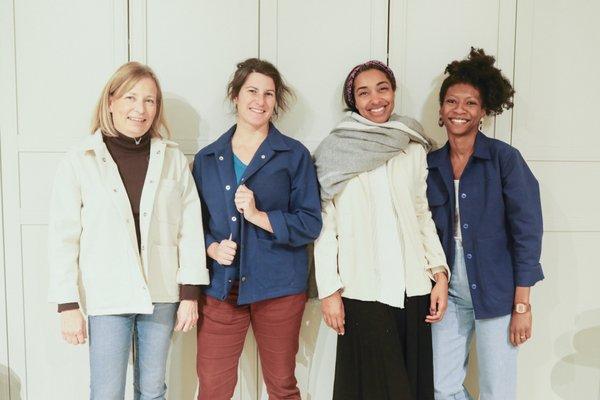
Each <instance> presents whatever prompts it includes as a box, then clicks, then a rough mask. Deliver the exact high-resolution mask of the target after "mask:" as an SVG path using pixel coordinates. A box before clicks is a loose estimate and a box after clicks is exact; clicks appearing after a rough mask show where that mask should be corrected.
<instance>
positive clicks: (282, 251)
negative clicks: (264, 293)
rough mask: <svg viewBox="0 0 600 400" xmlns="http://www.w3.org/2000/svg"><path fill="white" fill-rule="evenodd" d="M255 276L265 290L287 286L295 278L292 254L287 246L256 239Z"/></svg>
mask: <svg viewBox="0 0 600 400" xmlns="http://www.w3.org/2000/svg"><path fill="white" fill-rule="evenodd" d="M257 250H258V251H257V255H258V257H257V258H258V265H257V268H256V270H255V271H256V274H257V275H258V279H259V281H260V283H261V285H262V286H263V287H264V288H265V289H275V288H281V287H284V286H289V285H290V284H292V283H293V281H294V277H295V271H294V253H293V251H292V250H291V249H290V248H289V246H286V245H281V244H278V243H275V242H273V241H272V240H265V239H257Z"/></svg>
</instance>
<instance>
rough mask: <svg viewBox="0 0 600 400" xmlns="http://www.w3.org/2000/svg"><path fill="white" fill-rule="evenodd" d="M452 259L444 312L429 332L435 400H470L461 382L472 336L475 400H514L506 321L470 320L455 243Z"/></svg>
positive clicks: (464, 272) (467, 293)
mask: <svg viewBox="0 0 600 400" xmlns="http://www.w3.org/2000/svg"><path fill="white" fill-rule="evenodd" d="M455 254H456V257H455V260H454V266H453V269H452V277H451V280H450V288H449V296H448V309H447V310H446V314H445V315H444V318H443V319H442V321H440V322H438V323H437V324H433V325H432V327H431V331H432V332H431V334H432V341H433V380H434V386H435V399H436V400H450V399H452V400H463V399H465V400H471V399H472V397H471V396H470V395H469V393H468V392H467V390H466V389H465V387H464V386H463V382H464V380H465V376H466V374H467V362H468V357H469V347H470V344H471V338H472V337H473V333H475V334H476V335H477V361H478V372H479V395H480V397H479V398H480V399H481V400H512V399H516V396H517V395H516V382H517V348H516V347H514V346H513V345H512V344H511V343H510V339H509V326H510V318H511V316H510V314H509V315H505V316H502V317H497V318H488V319H478V320H476V319H475V314H474V312H473V303H472V301H471V294H470V289H469V280H468V278H467V268H466V265H465V259H464V252H463V248H462V244H461V243H460V242H456V253H455Z"/></svg>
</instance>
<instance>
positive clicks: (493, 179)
mask: <svg viewBox="0 0 600 400" xmlns="http://www.w3.org/2000/svg"><path fill="white" fill-rule="evenodd" d="M449 150H450V147H449V144H448V143H446V145H445V146H444V147H442V148H441V149H439V150H437V151H434V152H432V153H430V154H429V155H428V157H427V162H428V164H429V167H428V168H429V174H428V177H427V200H428V201H429V207H430V209H431V213H432V216H433V220H434V222H435V225H436V228H437V232H438V236H439V238H440V242H441V243H442V246H443V248H444V251H445V253H446V258H447V260H448V264H449V265H450V267H451V268H452V266H453V265H454V250H455V248H454V210H455V196H454V183H453V172H452V165H451V163H450V152H449ZM458 201H459V210H460V225H461V226H460V229H461V233H462V243H463V249H464V253H465V254H464V255H465V262H466V266H467V276H468V279H469V288H470V290H471V298H472V300H473V308H474V310H475V318H477V319H482V318H492V317H498V316H502V315H507V314H510V313H511V311H512V307H513V302H514V293H515V287H516V286H533V285H534V284H535V283H536V282H537V281H539V280H541V279H543V278H544V274H543V273H542V267H541V265H540V252H541V244H542V211H541V204H540V192H539V185H538V182H537V180H536V179H535V177H534V176H533V174H532V173H531V170H530V169H529V168H528V167H527V164H526V163H525V160H523V157H522V156H521V154H520V153H519V151H518V150H517V149H515V148H514V147H512V146H510V145H508V144H506V143H504V142H502V141H500V140H496V139H491V138H488V137H487V136H485V135H484V134H483V133H481V132H479V133H478V134H477V137H476V139H475V148H474V152H473V155H472V156H471V158H470V159H469V161H468V163H467V165H466V167H465V170H464V172H463V173H462V176H461V178H460V186H459V193H458Z"/></svg>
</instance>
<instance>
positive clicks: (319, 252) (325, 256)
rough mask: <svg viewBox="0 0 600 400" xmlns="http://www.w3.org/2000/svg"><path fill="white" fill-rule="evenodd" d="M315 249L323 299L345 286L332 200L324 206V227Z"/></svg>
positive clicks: (318, 283)
mask: <svg viewBox="0 0 600 400" xmlns="http://www.w3.org/2000/svg"><path fill="white" fill-rule="evenodd" d="M314 251H315V277H316V280H317V288H318V290H319V298H320V299H323V298H325V297H327V296H329V295H331V294H332V293H334V292H335V291H336V290H339V289H342V288H343V287H344V285H343V283H342V280H341V278H340V275H339V273H338V233H337V223H336V220H335V206H334V204H333V202H332V201H328V202H327V203H326V204H324V206H323V229H322V230H321V234H320V235H319V237H318V238H317V240H316V241H315V250H314Z"/></svg>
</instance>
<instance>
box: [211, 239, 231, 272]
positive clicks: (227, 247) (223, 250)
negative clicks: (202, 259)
mask: <svg viewBox="0 0 600 400" xmlns="http://www.w3.org/2000/svg"><path fill="white" fill-rule="evenodd" d="M236 251H237V243H236V242H234V241H232V240H231V236H229V239H223V240H221V242H220V243H217V242H215V243H212V244H211V245H210V246H208V249H207V250H206V253H207V254H208V256H209V257H210V258H212V259H213V260H215V261H216V262H218V263H219V264H221V265H231V264H232V263H233V259H234V258H235V253H236Z"/></svg>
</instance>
